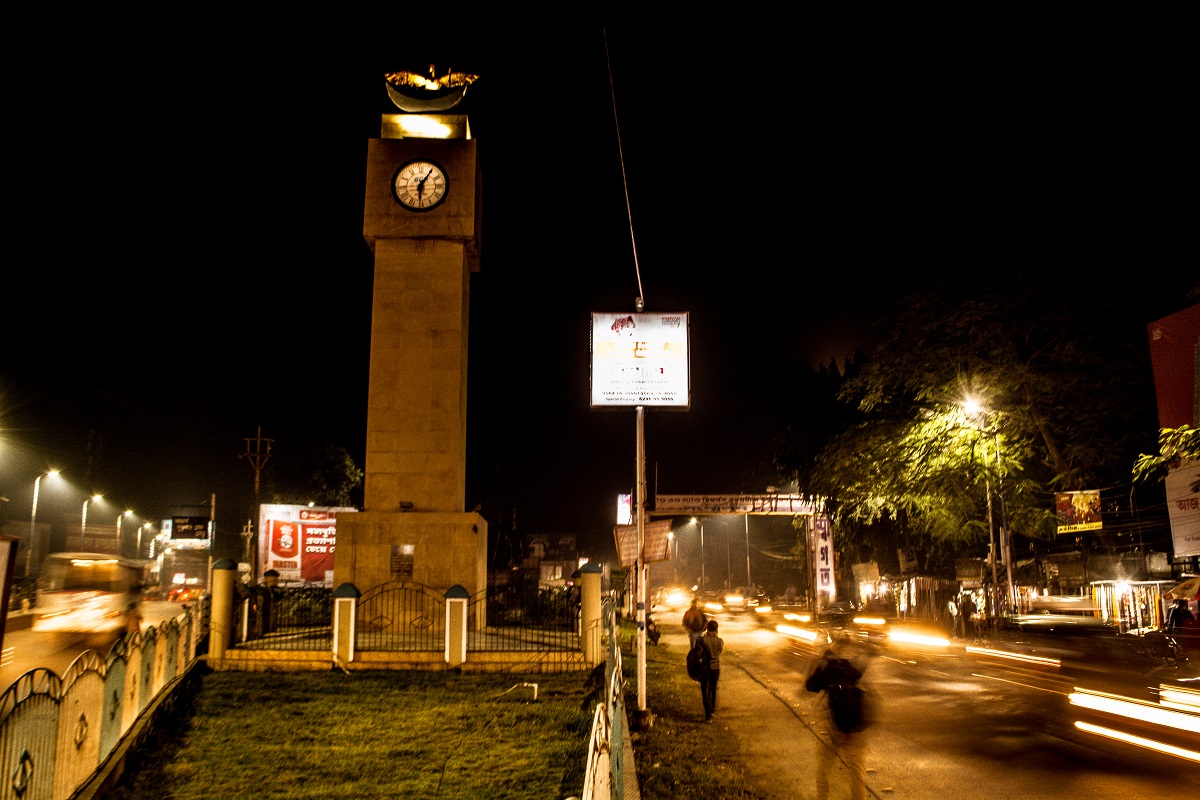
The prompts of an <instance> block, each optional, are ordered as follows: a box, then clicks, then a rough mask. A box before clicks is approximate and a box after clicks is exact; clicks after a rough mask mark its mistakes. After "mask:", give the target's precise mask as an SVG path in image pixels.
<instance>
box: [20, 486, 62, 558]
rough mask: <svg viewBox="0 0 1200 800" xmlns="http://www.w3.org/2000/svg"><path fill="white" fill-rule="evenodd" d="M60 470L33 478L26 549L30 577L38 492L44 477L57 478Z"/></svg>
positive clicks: (35, 535) (35, 533)
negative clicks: (31, 509) (31, 508)
mask: <svg viewBox="0 0 1200 800" xmlns="http://www.w3.org/2000/svg"><path fill="white" fill-rule="evenodd" d="M57 477H58V470H56V469H52V470H50V471H49V472H43V473H42V474H41V475H38V476H37V477H36V478H34V479H33V511H32V512H31V513H30V514H29V545H28V548H27V549H26V551H25V576H26V577H29V570H30V565H31V564H32V559H33V543H34V541H35V540H36V538H37V507H38V492H39V490H40V489H41V488H42V478H57Z"/></svg>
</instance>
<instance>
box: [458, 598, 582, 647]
mask: <svg viewBox="0 0 1200 800" xmlns="http://www.w3.org/2000/svg"><path fill="white" fill-rule="evenodd" d="M469 602H470V605H469V607H468V609H467V621H468V622H467V624H468V629H467V650H468V651H472V650H474V651H482V650H562V651H575V650H579V649H580V645H579V607H578V603H577V602H576V601H575V600H574V596H573V595H570V594H569V593H568V592H567V591H566V590H565V589H563V588H561V587H550V588H547V587H539V586H537V585H532V586H528V585H516V586H489V587H488V588H487V589H486V590H485V591H482V592H479V593H478V594H476V595H475V596H474V597H472V598H471V599H470V601H469Z"/></svg>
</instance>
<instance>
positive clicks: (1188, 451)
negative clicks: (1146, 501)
mask: <svg viewBox="0 0 1200 800" xmlns="http://www.w3.org/2000/svg"><path fill="white" fill-rule="evenodd" d="M1197 462H1200V429H1196V428H1192V427H1190V426H1188V425H1180V426H1179V427H1178V428H1163V429H1162V430H1160V431H1159V432H1158V452H1157V453H1153V454H1152V453H1142V454H1141V455H1139V456H1138V457H1137V460H1136V461H1135V462H1134V464H1133V479H1134V480H1135V481H1142V482H1149V481H1161V480H1163V479H1164V478H1165V477H1166V476H1167V473H1168V472H1169V471H1170V470H1173V469H1179V468H1180V467H1187V466H1189V465H1192V464H1196V463H1197ZM1189 488H1190V489H1191V491H1193V492H1200V471H1198V476H1197V478H1196V480H1195V481H1194V482H1193V483H1192V484H1191V485H1190V486H1189Z"/></svg>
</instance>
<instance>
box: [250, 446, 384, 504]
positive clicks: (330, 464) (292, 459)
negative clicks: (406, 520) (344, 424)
mask: <svg viewBox="0 0 1200 800" xmlns="http://www.w3.org/2000/svg"><path fill="white" fill-rule="evenodd" d="M274 456H275V457H274V458H273V459H272V460H271V462H270V463H268V464H267V467H266V470H265V472H266V481H265V483H266V488H267V493H268V495H270V496H271V498H272V502H275V503H298V504H304V503H313V504H315V505H319V506H339V507H351V506H354V507H357V506H359V505H361V503H356V502H355V500H356V499H357V498H358V497H359V496H360V495H361V492H360V490H361V487H362V482H363V471H362V470H361V469H359V468H358V466H357V465H356V464H355V463H354V459H353V458H351V457H350V454H349V453H348V452H347V451H346V449H345V448H343V447H338V446H336V445H325V446H323V447H314V448H312V449H311V450H308V451H301V452H295V451H291V450H289V449H288V448H287V445H286V443H277V444H276V447H275V453H274Z"/></svg>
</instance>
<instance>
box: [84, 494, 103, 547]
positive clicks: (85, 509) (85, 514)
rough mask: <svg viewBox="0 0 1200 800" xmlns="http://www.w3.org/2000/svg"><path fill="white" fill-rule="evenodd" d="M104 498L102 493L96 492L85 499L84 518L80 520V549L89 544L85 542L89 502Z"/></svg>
mask: <svg viewBox="0 0 1200 800" xmlns="http://www.w3.org/2000/svg"><path fill="white" fill-rule="evenodd" d="M103 499H104V498H103V497H101V496H100V495H98V494H94V495H92V496H91V497H89V498H88V499H86V500H84V501H83V518H82V519H81V520H80V522H79V549H80V550H83V549H85V548H86V547H87V545H86V544H85V543H84V537H85V536H86V535H87V508H88V503H94V502H96V501H97V500H103Z"/></svg>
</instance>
